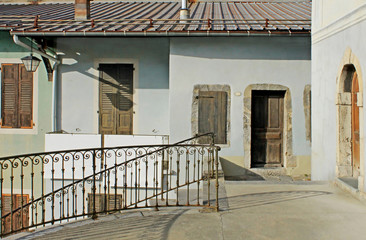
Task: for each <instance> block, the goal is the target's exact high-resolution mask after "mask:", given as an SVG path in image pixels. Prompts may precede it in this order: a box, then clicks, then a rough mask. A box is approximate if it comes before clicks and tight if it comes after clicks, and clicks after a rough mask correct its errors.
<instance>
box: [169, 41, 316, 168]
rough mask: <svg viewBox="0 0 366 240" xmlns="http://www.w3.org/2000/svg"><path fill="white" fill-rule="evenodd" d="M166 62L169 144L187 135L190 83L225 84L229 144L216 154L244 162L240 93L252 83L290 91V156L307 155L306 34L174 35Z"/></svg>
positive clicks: (189, 115) (235, 161) (307, 81)
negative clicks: (228, 107)
mask: <svg viewBox="0 0 366 240" xmlns="http://www.w3.org/2000/svg"><path fill="white" fill-rule="evenodd" d="M169 61H170V63H169V66H170V71H169V72H170V76H169V79H170V80H169V82H170V84H169V87H170V95H169V99H170V100H169V101H170V141H171V142H175V141H177V140H179V139H184V138H187V137H190V134H191V127H192V125H191V112H192V99H193V92H194V91H193V90H194V86H195V85H198V84H208V85H228V86H230V89H231V95H230V97H231V99H230V100H231V106H230V108H231V111H230V116H229V118H230V125H231V126H230V134H229V138H230V139H228V142H230V144H228V145H223V146H222V150H221V152H220V156H221V157H224V158H225V159H229V160H230V159H231V160H232V163H234V164H236V165H238V166H243V165H241V164H240V162H241V163H244V155H245V154H247V153H246V152H244V139H243V136H244V130H243V118H244V115H243V113H244V104H243V102H244V91H245V89H246V88H247V87H248V86H250V85H252V84H279V85H282V86H285V87H287V88H289V90H290V92H291V102H292V109H293V111H292V138H293V155H295V156H308V158H309V156H310V152H311V150H310V142H309V141H307V140H306V131H305V120H304V119H305V116H304V106H303V91H304V88H305V85H306V84H310V38H308V37H250V38H172V39H171V42H170V60H169ZM239 159H241V160H239Z"/></svg>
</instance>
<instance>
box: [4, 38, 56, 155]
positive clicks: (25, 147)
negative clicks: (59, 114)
mask: <svg viewBox="0 0 366 240" xmlns="http://www.w3.org/2000/svg"><path fill="white" fill-rule="evenodd" d="M22 41H24V42H26V40H24V39H22ZM27 55H29V51H27V50H26V49H23V48H22V47H19V46H18V45H16V44H15V43H14V42H13V40H12V37H11V36H10V35H9V33H8V32H0V64H2V63H17V64H18V63H21V60H20V58H22V57H25V56H27ZM35 56H37V57H38V58H41V57H40V56H38V55H37V54H35ZM0 74H1V73H0ZM0 90H1V84H0ZM51 99H52V82H49V81H48V79H47V74H46V69H45V66H44V64H43V63H42V62H41V64H40V65H39V67H38V69H37V71H36V72H35V73H33V122H34V126H33V128H32V129H9V128H7V129H6V128H0V157H5V156H10V155H18V154H25V153H32V152H42V151H43V150H44V134H45V133H47V132H48V131H50V130H51V124H52V122H51V121H52V119H51V114H50V113H51V109H52V103H51ZM0 101H1V99H0ZM38 103H39V104H38ZM0 111H1V104H0Z"/></svg>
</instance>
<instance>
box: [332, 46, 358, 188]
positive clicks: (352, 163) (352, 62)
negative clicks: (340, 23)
mask: <svg viewBox="0 0 366 240" xmlns="http://www.w3.org/2000/svg"><path fill="white" fill-rule="evenodd" d="M359 66H360V65H359V63H358V61H357V58H356V57H355V56H354V55H353V53H352V52H351V50H347V51H346V54H345V57H344V59H343V63H342V67H341V71H340V73H339V77H338V82H337V85H338V86H337V105H338V107H337V126H338V127H337V130H338V134H337V137H338V147H337V169H336V170H337V176H338V177H353V178H356V179H358V178H361V179H359V180H360V181H358V182H359V183H361V184H362V182H363V176H364V164H363V161H362V159H363V155H364V152H363V147H362V146H363V117H362V114H361V113H362V112H363V97H362V92H363V87H362V73H361V69H360V68H359ZM360 187H361V186H360V184H359V185H358V188H360Z"/></svg>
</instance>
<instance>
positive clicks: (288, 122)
mask: <svg viewBox="0 0 366 240" xmlns="http://www.w3.org/2000/svg"><path fill="white" fill-rule="evenodd" d="M253 90H266V91H285V97H284V117H283V120H284V123H283V153H282V154H283V156H282V159H283V167H284V168H287V167H295V166H296V160H295V159H294V157H293V154H292V104H291V93H290V89H289V88H288V87H285V86H282V85H278V84H251V85H249V86H248V87H247V88H246V89H245V91H244V118H243V121H244V167H246V168H251V155H252V154H251V145H252V144H251V143H252V126H251V125H252V91H253Z"/></svg>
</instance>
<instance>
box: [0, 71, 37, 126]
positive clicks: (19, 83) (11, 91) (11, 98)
mask: <svg viewBox="0 0 366 240" xmlns="http://www.w3.org/2000/svg"><path fill="white" fill-rule="evenodd" d="M1 76H2V92H1V109H2V111H1V119H2V120H1V126H2V127H8V128H31V127H32V126H33V122H32V116H33V74H32V73H30V72H27V71H26V70H25V67H24V65H22V64H2V66H1Z"/></svg>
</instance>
